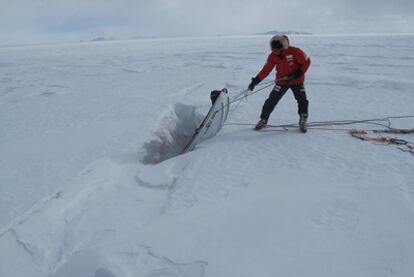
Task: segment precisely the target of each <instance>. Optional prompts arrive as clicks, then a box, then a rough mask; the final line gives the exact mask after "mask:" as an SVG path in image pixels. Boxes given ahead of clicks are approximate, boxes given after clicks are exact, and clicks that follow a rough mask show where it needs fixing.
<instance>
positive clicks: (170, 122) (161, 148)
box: [141, 103, 203, 164]
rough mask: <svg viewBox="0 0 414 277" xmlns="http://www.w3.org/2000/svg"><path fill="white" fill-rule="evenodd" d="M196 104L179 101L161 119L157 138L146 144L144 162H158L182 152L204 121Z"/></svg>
mask: <svg viewBox="0 0 414 277" xmlns="http://www.w3.org/2000/svg"><path fill="white" fill-rule="evenodd" d="M202 118H203V117H202V115H201V114H199V113H198V112H197V111H196V107H195V106H191V105H186V104H182V103H177V104H175V106H174V107H173V108H172V109H170V110H169V111H167V112H166V113H165V114H164V116H163V117H162V119H161V122H160V127H158V128H157V130H156V131H155V132H154V136H155V138H154V139H152V140H150V141H148V142H147V143H145V145H144V152H145V154H144V155H143V157H142V158H141V162H142V163H143V164H157V163H160V162H162V161H164V160H167V159H169V158H172V157H175V156H177V155H179V154H181V152H182V150H183V149H184V147H185V145H186V144H187V143H188V141H189V140H190V139H191V137H192V136H193V134H194V131H195V130H196V129H197V128H198V126H199V124H200V123H201V121H202Z"/></svg>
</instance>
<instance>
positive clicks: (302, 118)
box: [299, 114, 308, 133]
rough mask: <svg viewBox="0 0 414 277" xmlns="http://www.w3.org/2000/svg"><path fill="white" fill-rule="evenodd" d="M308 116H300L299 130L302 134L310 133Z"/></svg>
mask: <svg viewBox="0 0 414 277" xmlns="http://www.w3.org/2000/svg"><path fill="white" fill-rule="evenodd" d="M307 120H308V115H307V114H301V115H299V130H300V131H301V132H302V133H306V132H307V131H308V123H307Z"/></svg>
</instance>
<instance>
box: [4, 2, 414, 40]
mask: <svg viewBox="0 0 414 277" xmlns="http://www.w3.org/2000/svg"><path fill="white" fill-rule="evenodd" d="M413 2H414V1H412V0H410V1H409V0H393V1H389V0H388V1H385V0H378V1H373V0H365V1H364V0H358V1H357V0H313V1H309V0H290V1H286V0H283V1H280V0H255V1H251V0H248V1H247V0H238V1H236V0H225V1H224V0H209V1H205V0H152V1H150V0H145V1H144V0H136V1H131V0H89V1H87V0H83V1H81V0H32V1H28V0H26V1H23V0H14V1H12V0H0V44H2V45H4V44H16V43H38V42H60V41H62V42H63V41H78V40H89V39H92V38H94V37H101V36H106V37H114V38H119V39H125V38H134V37H139V36H161V37H162V36H204V35H206V36H209V35H218V34H221V35H243V34H252V33H261V32H266V31H269V30H297V31H306V32H312V33H322V34H327V33H339V34H343V33H413V32H414V4H413Z"/></svg>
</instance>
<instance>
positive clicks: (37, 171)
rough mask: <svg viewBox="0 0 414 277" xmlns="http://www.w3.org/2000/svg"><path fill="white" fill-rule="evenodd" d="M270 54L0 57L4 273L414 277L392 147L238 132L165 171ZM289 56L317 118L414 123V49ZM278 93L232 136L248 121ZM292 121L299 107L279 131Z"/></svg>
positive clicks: (125, 48)
mask: <svg viewBox="0 0 414 277" xmlns="http://www.w3.org/2000/svg"><path fill="white" fill-rule="evenodd" d="M268 39H269V38H268V37H267V36H257V37H221V38H193V39H158V40H137V41H123V42H116V41H114V42H102V43H82V44H67V45H43V46H26V47H3V48H0V126H1V128H0V153H1V155H0V276H2V277H3V276H7V277H20V276H22V277H28V276H31V277H37V276H39V277H44V276H46V277H58V276H59V277H69V276H87V277H89V276H95V277H114V276H116V277H122V276H152V277H156V276H157V277H160V276H163V277H164V276H168V277H173V276H174V277H178V276H179V277H190V276H191V277H201V276H205V277H207V276H208V277H210V276H211V277H213V276H214V277H217V276H223V277H224V276H225V277H232V276H234V277H243V276H246V277H247V276H249V277H250V276H269V277H270V276H315V277H316V276H317V277H322V276H347V277H349V276H361V277H367V276H375V277H379V276H413V275H414V170H413V169H414V157H413V156H412V155H410V154H409V153H404V152H402V151H400V150H398V149H397V148H396V147H395V146H391V145H390V146H383V145H376V144H373V143H370V142H363V141H359V140H356V139H354V138H352V137H351V136H350V135H349V134H347V133H346V132H345V131H333V130H332V131H326V130H324V131H323V130H313V129H311V130H309V132H308V133H307V134H301V133H299V132H298V131H296V130H290V131H266V132H254V131H252V130H251V127H250V126H233V125H228V126H225V128H224V129H223V130H221V132H220V133H219V134H218V135H217V136H216V137H214V138H213V139H211V140H209V141H206V142H204V143H202V144H200V145H199V147H197V149H196V150H195V151H193V152H190V153H187V154H185V155H181V156H176V157H172V158H170V159H166V158H168V157H170V156H174V154H175V153H177V151H178V149H179V148H180V146H177V145H179V144H181V145H183V144H184V143H185V139H186V137H188V136H189V135H191V133H192V131H193V129H194V128H195V126H197V124H198V123H199V121H200V120H201V118H202V116H203V115H204V114H205V113H206V112H207V111H208V108H209V106H210V100H209V93H210V91H211V90H213V89H221V88H223V87H227V88H228V89H229V93H230V96H231V95H232V94H233V95H235V94H237V93H238V92H240V91H242V90H244V89H245V88H246V86H247V84H248V83H249V81H250V78H251V77H252V76H254V75H255V74H256V73H257V72H258V70H259V69H260V68H261V66H262V65H263V63H264V62H265V60H266V57H267V54H268V49H267V44H268ZM291 42H292V44H293V45H297V46H299V47H301V48H302V49H303V50H304V51H305V52H306V53H308V54H309V55H310V56H311V58H312V62H313V63H312V66H311V68H310V70H309V73H308V74H307V81H306V89H307V93H308V97H309V100H310V118H309V119H310V121H323V120H344V119H370V118H382V117H385V116H395V115H409V114H414V109H413V104H414V79H413V76H414V54H413V52H412V50H413V49H414V36H409V35H406V36H292V37H291ZM271 78H273V73H272V75H271V76H269V80H271ZM268 92H269V90H266V91H264V92H261V93H258V94H256V95H253V96H251V97H249V98H248V99H247V100H244V101H242V102H241V103H240V105H239V107H238V109H237V110H236V111H235V112H233V113H232V114H231V117H230V118H229V120H228V122H229V123H231V122H234V123H236V122H245V123H253V124H254V123H255V122H256V121H257V120H258V115H259V113H260V109H261V106H262V104H263V101H264V100H265V98H266V97H267V94H268ZM296 122H297V115H296V103H295V101H294V99H293V97H292V94H291V93H290V92H288V93H287V94H286V96H285V97H284V98H283V99H282V101H281V102H280V103H279V105H278V106H277V108H276V110H275V111H274V112H273V114H272V116H271V119H270V123H271V124H285V123H296ZM392 123H393V126H395V127H400V128H413V127H414V119H413V118H411V119H394V120H392ZM354 127H360V128H372V126H369V125H358V126H354ZM404 138H405V139H407V140H411V141H413V140H414V138H413V136H412V135H407V136H404ZM164 159H166V160H164ZM162 160H164V161H163V162H160V161H162Z"/></svg>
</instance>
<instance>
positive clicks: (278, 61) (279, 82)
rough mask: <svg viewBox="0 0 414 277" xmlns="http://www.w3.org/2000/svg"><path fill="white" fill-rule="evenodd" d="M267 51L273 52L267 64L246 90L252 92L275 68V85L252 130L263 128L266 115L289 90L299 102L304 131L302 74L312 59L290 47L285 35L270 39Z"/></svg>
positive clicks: (304, 104) (305, 125)
mask: <svg viewBox="0 0 414 277" xmlns="http://www.w3.org/2000/svg"><path fill="white" fill-rule="evenodd" d="M270 49H271V50H272V52H271V53H270V54H269V56H268V58H267V62H266V64H265V65H264V66H263V69H262V70H261V71H260V72H259V73H258V74H257V75H256V77H254V78H252V81H251V83H250V84H249V86H248V89H249V90H251V91H252V90H253V89H254V87H255V86H256V85H257V84H259V83H260V82H261V81H262V80H263V79H265V78H266V77H267V76H268V75H269V73H270V72H271V71H272V70H273V68H275V69H276V80H275V83H276V84H275V86H274V87H273V89H272V91H271V92H270V95H269V97H268V98H267V100H266V101H265V103H264V104H263V108H262V113H261V115H260V120H259V122H258V123H257V124H256V127H255V130H261V129H263V128H265V127H266V125H267V121H268V119H269V116H270V114H271V113H272V111H273V109H274V108H275V106H276V104H277V103H278V102H279V100H280V99H281V98H282V97H283V95H284V94H285V93H286V92H287V91H288V90H289V89H291V90H292V91H293V95H294V96H295V99H296V101H297V102H298V114H299V127H300V130H301V131H302V132H306V130H307V123H306V121H307V118H308V105H309V102H308V99H307V97H306V91H305V87H304V85H303V83H304V81H305V72H306V71H307V70H308V68H309V66H310V64H311V60H310V58H309V57H308V56H307V55H306V54H305V53H304V52H303V51H302V50H301V49H299V48H297V47H293V46H290V45H289V39H288V37H287V36H274V37H272V39H271V40H270Z"/></svg>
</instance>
